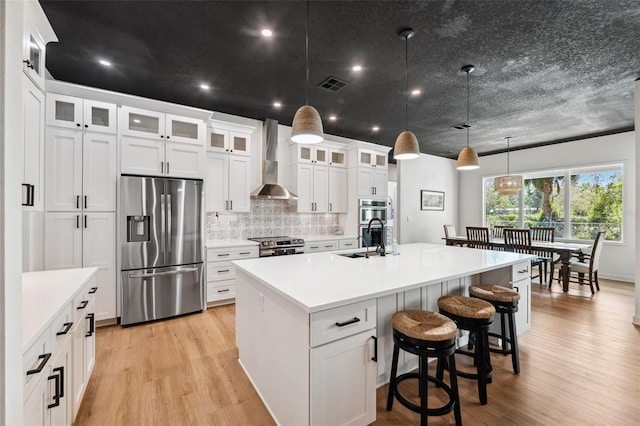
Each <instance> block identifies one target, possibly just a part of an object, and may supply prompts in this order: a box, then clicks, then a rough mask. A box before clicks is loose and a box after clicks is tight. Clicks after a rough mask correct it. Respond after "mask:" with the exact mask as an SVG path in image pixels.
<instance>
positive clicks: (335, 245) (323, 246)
mask: <svg viewBox="0 0 640 426" xmlns="http://www.w3.org/2000/svg"><path fill="white" fill-rule="evenodd" d="M339 249H340V243H339V241H338V240H322V241H305V243H304V252H305V253H316V252H320V251H333V250H339Z"/></svg>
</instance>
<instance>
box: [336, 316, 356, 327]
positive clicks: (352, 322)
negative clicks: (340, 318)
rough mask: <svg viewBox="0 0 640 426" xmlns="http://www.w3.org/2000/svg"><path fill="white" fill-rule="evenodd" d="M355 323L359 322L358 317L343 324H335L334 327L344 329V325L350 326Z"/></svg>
mask: <svg viewBox="0 0 640 426" xmlns="http://www.w3.org/2000/svg"><path fill="white" fill-rule="evenodd" d="M357 322H360V318H358V317H353V319H350V320H348V321H345V322H337V323H336V325H337V326H338V327H344V326H345V325H350V324H355V323H357Z"/></svg>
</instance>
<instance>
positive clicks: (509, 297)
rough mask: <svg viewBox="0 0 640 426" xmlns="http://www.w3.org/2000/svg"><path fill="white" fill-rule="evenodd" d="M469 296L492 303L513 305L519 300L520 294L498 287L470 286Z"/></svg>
mask: <svg viewBox="0 0 640 426" xmlns="http://www.w3.org/2000/svg"><path fill="white" fill-rule="evenodd" d="M469 294H471V296H473V297H478V298H480V299H484V300H487V301H492V302H506V303H515V302H517V301H518V300H520V293H518V292H517V291H515V290H512V289H510V288H507V287H502V286H499V285H490V284H489V285H472V286H470V287H469Z"/></svg>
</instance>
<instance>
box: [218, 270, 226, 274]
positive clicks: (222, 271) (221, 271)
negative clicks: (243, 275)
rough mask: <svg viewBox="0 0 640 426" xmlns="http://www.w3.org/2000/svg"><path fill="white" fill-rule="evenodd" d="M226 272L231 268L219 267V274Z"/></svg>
mask: <svg viewBox="0 0 640 426" xmlns="http://www.w3.org/2000/svg"><path fill="white" fill-rule="evenodd" d="M224 272H229V270H228V269H218V273H219V274H222V273H224Z"/></svg>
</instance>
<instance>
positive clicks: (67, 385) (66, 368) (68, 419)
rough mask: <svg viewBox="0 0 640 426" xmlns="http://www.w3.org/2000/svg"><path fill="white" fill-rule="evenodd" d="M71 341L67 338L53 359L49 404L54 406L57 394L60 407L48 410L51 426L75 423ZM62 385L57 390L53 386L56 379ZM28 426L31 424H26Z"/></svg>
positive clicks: (68, 425)
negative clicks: (72, 393) (71, 391)
mask: <svg viewBox="0 0 640 426" xmlns="http://www.w3.org/2000/svg"><path fill="white" fill-rule="evenodd" d="M71 356H72V352H71V339H70V338H67V339H66V341H65V343H64V344H63V345H61V346H58V348H57V349H56V352H55V356H54V357H52V358H51V376H49V377H51V378H52V380H51V382H50V384H49V392H50V393H51V394H50V396H49V401H50V402H49V404H54V403H55V400H54V398H53V397H54V395H55V394H56V392H57V394H58V395H57V396H58V398H59V405H57V406H55V407H51V408H49V409H48V411H49V415H50V422H51V426H54V425H61V426H71V424H72V423H73V412H72V408H73V403H72V400H71V399H72V398H71V393H70V392H69V390H70V389H71V371H70V368H71V366H72V365H73V362H72V361H71ZM55 377H57V380H58V381H59V383H60V387H59V388H58V389H57V390H56V388H55V386H54V385H53V383H54V381H53V380H54V379H53V378H55ZM25 424H26V425H28V424H29V423H25Z"/></svg>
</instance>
